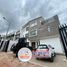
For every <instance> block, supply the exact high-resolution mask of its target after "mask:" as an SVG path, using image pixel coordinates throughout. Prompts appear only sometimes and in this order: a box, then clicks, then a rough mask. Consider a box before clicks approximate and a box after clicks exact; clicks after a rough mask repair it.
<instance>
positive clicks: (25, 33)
mask: <svg viewBox="0 0 67 67" xmlns="http://www.w3.org/2000/svg"><path fill="white" fill-rule="evenodd" d="M59 25H60V23H59V19H58V16H57V15H55V16H53V17H51V18H49V19H46V20H45V19H44V18H43V17H38V18H35V19H33V20H31V21H29V22H28V23H27V24H25V25H24V26H23V28H22V30H21V33H20V34H21V36H22V37H27V39H28V41H29V43H30V45H31V46H32V47H33V48H37V46H38V45H39V44H47V45H52V46H53V47H54V48H55V52H56V53H63V47H62V43H61V40H60V35H59V31H58V27H59Z"/></svg>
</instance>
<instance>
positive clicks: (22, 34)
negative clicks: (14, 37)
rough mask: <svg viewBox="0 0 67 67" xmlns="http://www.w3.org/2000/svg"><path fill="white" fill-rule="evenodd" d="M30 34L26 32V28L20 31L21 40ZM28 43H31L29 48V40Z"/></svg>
mask: <svg viewBox="0 0 67 67" xmlns="http://www.w3.org/2000/svg"><path fill="white" fill-rule="evenodd" d="M27 33H28V31H26V27H25V28H23V29H21V30H20V38H21V37H25V35H26V34H27ZM27 42H29V46H31V42H30V41H29V40H28V39H27Z"/></svg>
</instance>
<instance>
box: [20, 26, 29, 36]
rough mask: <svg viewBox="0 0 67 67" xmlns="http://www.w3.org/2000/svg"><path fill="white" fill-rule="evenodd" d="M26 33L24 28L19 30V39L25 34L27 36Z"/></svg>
mask: <svg viewBox="0 0 67 67" xmlns="http://www.w3.org/2000/svg"><path fill="white" fill-rule="evenodd" d="M27 33H28V31H26V27H25V28H23V29H21V30H20V37H25V34H27Z"/></svg>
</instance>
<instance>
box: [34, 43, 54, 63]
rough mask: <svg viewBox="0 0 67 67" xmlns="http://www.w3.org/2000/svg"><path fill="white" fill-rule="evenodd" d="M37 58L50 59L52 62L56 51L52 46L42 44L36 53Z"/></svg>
mask: <svg viewBox="0 0 67 67" xmlns="http://www.w3.org/2000/svg"><path fill="white" fill-rule="evenodd" d="M34 54H35V56H36V58H38V59H39V58H44V59H50V61H51V62H53V61H54V56H55V51H54V48H53V47H52V46H51V45H45V44H41V45H38V48H37V49H36V51H35V53H34Z"/></svg>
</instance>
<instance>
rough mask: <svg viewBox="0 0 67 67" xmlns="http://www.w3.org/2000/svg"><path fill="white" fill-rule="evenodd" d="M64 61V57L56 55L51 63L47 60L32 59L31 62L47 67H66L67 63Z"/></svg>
mask: <svg viewBox="0 0 67 67" xmlns="http://www.w3.org/2000/svg"><path fill="white" fill-rule="evenodd" d="M65 59H66V58H65V56H62V55H57V56H56V57H55V60H54V62H53V63H52V62H50V61H49V60H48V61H47V60H36V59H32V60H31V61H32V62H35V63H38V64H40V65H42V66H47V67H67V61H66V60H65Z"/></svg>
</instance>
